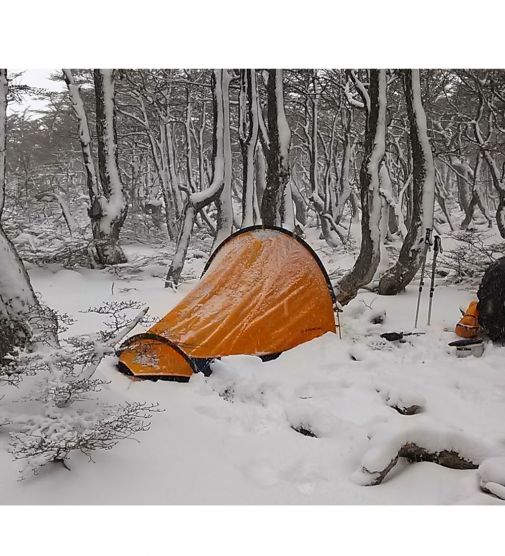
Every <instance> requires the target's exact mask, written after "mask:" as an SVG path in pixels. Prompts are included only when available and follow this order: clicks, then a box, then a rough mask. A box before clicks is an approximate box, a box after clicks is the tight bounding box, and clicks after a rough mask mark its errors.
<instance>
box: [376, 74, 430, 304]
mask: <svg viewBox="0 0 505 556" xmlns="http://www.w3.org/2000/svg"><path fill="white" fill-rule="evenodd" d="M403 83H404V89H405V97H406V101H407V113H408V117H409V123H410V143H411V147H412V161H413V187H412V202H413V205H412V216H411V219H410V222H409V229H408V232H407V236H406V237H405V240H404V242H403V245H402V248H401V250H400V255H399V257H398V261H397V263H396V264H395V265H394V266H393V267H392V268H390V269H389V270H388V271H387V272H386V273H385V274H384V275H383V276H382V278H381V280H380V282H379V294H381V295H395V294H397V293H398V292H400V291H402V290H403V289H405V287H406V286H407V285H408V284H409V283H410V282H411V281H412V279H413V278H414V276H415V275H416V272H417V271H418V270H419V266H420V265H421V262H422V255H423V252H424V242H425V238H426V234H427V231H428V230H429V231H430V233H431V230H432V229H433V207H434V202H435V167H434V165H433V155H432V152H431V147H430V142H429V138H428V132H427V128H426V114H425V112H424V108H423V105H422V101H421V83H420V77H419V70H405V71H404V72H403Z"/></svg>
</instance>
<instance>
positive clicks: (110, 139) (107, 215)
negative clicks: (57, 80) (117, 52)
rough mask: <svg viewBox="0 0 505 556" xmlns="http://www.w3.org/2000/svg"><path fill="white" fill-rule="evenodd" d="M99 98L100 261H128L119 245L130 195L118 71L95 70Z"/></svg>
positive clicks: (95, 223) (96, 226)
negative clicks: (120, 139)
mask: <svg viewBox="0 0 505 556" xmlns="http://www.w3.org/2000/svg"><path fill="white" fill-rule="evenodd" d="M93 77H94V82H95V99H96V133H97V139H98V169H99V173H100V183H101V186H102V197H100V199H99V204H97V205H96V208H97V209H98V208H99V210H97V211H96V213H98V214H97V217H94V214H95V211H94V210H93V209H94V207H93V205H92V206H91V214H90V216H91V226H92V228H93V237H94V240H95V242H94V243H95V249H96V252H97V255H98V260H99V261H100V262H101V263H102V264H119V263H124V262H126V256H125V254H124V252H123V250H122V249H121V247H120V245H119V233H120V231H121V227H122V226H123V223H124V221H125V218H126V213H127V212H128V204H127V201H126V195H125V192H124V188H123V183H122V182H121V176H120V174H119V166H118V153H117V132H116V105H115V86H114V70H111V69H96V70H94V72H93Z"/></svg>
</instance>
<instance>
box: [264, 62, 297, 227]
mask: <svg viewBox="0 0 505 556" xmlns="http://www.w3.org/2000/svg"><path fill="white" fill-rule="evenodd" d="M267 135H268V138H267V140H266V141H264V145H263V147H264V151H265V155H266V162H267V182H266V187H265V191H264V193H263V198H262V200H261V217H262V221H263V224H265V225H267V226H281V225H282V221H283V215H282V204H283V198H284V188H285V187H286V185H287V183H288V181H289V148H290V144H291V130H290V129H289V125H288V121H287V119H286V113H285V110H284V91H283V84H282V70H281V69H277V70H268V81H267Z"/></svg>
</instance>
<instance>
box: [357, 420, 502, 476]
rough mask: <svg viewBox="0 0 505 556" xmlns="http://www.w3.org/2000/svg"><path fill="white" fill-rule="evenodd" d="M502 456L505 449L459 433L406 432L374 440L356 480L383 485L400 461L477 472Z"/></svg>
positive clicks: (440, 431) (430, 430) (438, 431)
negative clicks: (475, 470) (497, 456)
mask: <svg viewBox="0 0 505 556" xmlns="http://www.w3.org/2000/svg"><path fill="white" fill-rule="evenodd" d="M499 453H503V447H500V446H498V445H494V444H490V443H489V444H488V443H484V442H480V441H479V440H478V439H476V438H472V437H470V436H466V435H463V434H461V433H459V432H457V431H453V430H441V429H421V428H419V429H414V428H413V429H406V430H403V431H399V432H398V431H397V432H394V433H392V434H391V433H389V434H387V435H386V436H383V435H379V436H378V437H374V438H373V444H372V446H371V447H370V449H369V450H368V451H367V452H366V453H365V455H364V457H363V459H362V462H361V467H360V468H359V469H358V470H357V471H356V473H355V474H354V479H355V480H356V482H358V483H359V484H362V485H364V486H374V485H380V484H381V483H382V482H383V481H384V479H385V478H386V477H387V476H388V475H389V473H390V472H391V470H392V469H393V468H394V467H395V466H396V464H397V463H398V461H399V460H400V458H404V459H405V460H406V461H407V462H408V463H417V462H430V463H435V464H437V465H441V466H443V467H448V468H450V469H477V467H479V465H480V463H481V462H482V461H484V459H486V458H489V457H491V456H493V455H497V454H499Z"/></svg>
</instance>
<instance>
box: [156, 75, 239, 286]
mask: <svg viewBox="0 0 505 556" xmlns="http://www.w3.org/2000/svg"><path fill="white" fill-rule="evenodd" d="M230 80H231V76H230V75H229V73H228V72H227V71H226V70H214V71H213V74H212V79H211V85H212V96H213V106H214V129H213V158H212V165H213V175H212V181H211V183H210V185H209V187H208V188H207V189H205V190H203V191H198V192H195V193H192V194H191V195H190V196H189V197H188V200H187V202H186V205H185V206H184V211H183V215H182V226H181V229H180V232H179V238H178V240H177V247H176V250H175V254H174V258H173V259H172V263H171V264H170V268H169V269H168V273H167V277H166V280H165V286H166V287H168V286H171V287H174V286H176V285H177V284H179V282H180V278H181V272H182V269H183V267H184V261H185V260H186V254H187V252H188V247H189V241H190V239H191V233H192V231H193V225H194V222H195V217H196V214H197V213H198V211H200V210H202V209H203V208H204V207H206V206H208V205H210V204H211V203H212V202H214V201H216V200H217V199H218V198H219V196H220V195H221V193H222V191H223V189H224V186H225V136H226V137H227V141H228V143H229V141H230V135H229V134H230V130H229V122H230V117H229V84H230ZM225 95H226V100H225V98H224V97H225ZM225 110H227V111H228V113H227V114H226V115H225ZM226 126H227V127H228V130H227V131H225V127H226ZM227 150H228V153H227V155H226V156H229V157H230V158H229V160H228V164H229V168H228V170H227V174H226V179H228V180H229V187H230V189H229V192H230V197H231V152H230V147H229V145H228V149H227ZM230 201H231V199H230ZM231 218H232V221H233V215H231ZM227 225H229V224H228V223H227ZM230 229H231V228H230Z"/></svg>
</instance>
